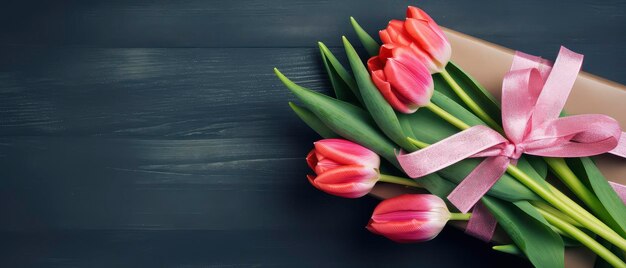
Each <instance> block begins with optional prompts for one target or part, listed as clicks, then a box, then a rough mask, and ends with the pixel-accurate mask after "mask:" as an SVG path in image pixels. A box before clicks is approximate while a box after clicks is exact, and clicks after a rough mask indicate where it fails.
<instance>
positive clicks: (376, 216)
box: [367, 194, 450, 243]
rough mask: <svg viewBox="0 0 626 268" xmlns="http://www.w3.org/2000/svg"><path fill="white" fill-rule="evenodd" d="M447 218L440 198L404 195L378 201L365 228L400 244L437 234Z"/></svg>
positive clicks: (419, 240)
mask: <svg viewBox="0 0 626 268" xmlns="http://www.w3.org/2000/svg"><path fill="white" fill-rule="evenodd" d="M449 219H450V212H449V211H448V208H447V207H446V204H445V203H444V201H443V200H441V198H439V197H437V196H435V195H430V194H404V195H401V196H397V197H394V198H390V199H387V200H384V201H382V202H380V204H378V206H377V207H376V209H374V213H373V215H372V218H371V219H370V222H369V224H368V225H367V229H368V230H370V231H371V232H372V233H375V234H379V235H383V236H385V237H387V238H389V239H391V240H393V241H396V242H400V243H408V242H423V241H428V240H431V239H433V238H435V236H437V235H438V234H439V233H440V232H441V230H442V229H443V227H444V226H445V225H446V223H447V222H448V220H449Z"/></svg>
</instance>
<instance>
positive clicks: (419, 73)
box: [367, 44, 434, 114]
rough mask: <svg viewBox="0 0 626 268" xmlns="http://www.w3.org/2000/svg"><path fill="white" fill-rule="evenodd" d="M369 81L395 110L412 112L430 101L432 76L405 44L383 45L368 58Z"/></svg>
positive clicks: (432, 85) (432, 86)
mask: <svg viewBox="0 0 626 268" xmlns="http://www.w3.org/2000/svg"><path fill="white" fill-rule="evenodd" d="M367 66H368V67H369V69H370V73H371V75H372V81H373V82H374V84H375V85H376V87H377V88H378V90H379V91H380V93H381V94H382V95H383V97H385V99H386V100H387V102H388V103H389V104H390V105H391V106H392V107H393V108H394V109H396V110H397V111H399V112H402V113H407V114H408V113H413V112H415V111H416V110H417V109H418V108H419V107H423V106H426V105H428V104H429V103H430V97H431V96H432V95H433V89H434V84H433V78H432V76H431V75H430V72H429V71H428V69H426V66H424V64H423V63H422V62H421V61H420V60H419V59H418V58H417V57H416V56H415V53H413V52H412V50H411V49H409V48H408V47H403V46H396V45H391V44H386V45H383V46H381V47H380V54H379V55H378V56H374V57H372V58H370V59H369V60H368V61H367Z"/></svg>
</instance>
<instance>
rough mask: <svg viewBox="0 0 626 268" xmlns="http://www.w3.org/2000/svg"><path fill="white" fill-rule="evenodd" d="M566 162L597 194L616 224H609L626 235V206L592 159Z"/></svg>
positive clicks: (585, 158)
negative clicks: (619, 228) (618, 228)
mask: <svg viewBox="0 0 626 268" xmlns="http://www.w3.org/2000/svg"><path fill="white" fill-rule="evenodd" d="M566 161H567V164H568V166H570V167H571V168H572V170H573V171H574V173H576V175H577V176H578V178H580V180H581V181H582V182H583V183H584V184H587V186H588V187H589V188H590V190H592V191H593V192H594V193H595V195H596V196H597V197H598V199H599V200H600V202H601V203H602V205H603V206H604V208H605V209H606V210H607V212H608V213H609V215H611V217H612V218H613V220H614V222H612V223H607V224H609V225H610V226H616V227H618V226H619V227H621V229H622V230H616V231H618V233H621V234H622V235H623V234H624V233H626V205H624V203H623V202H622V200H621V199H620V198H619V196H618V195H617V193H616V192H615V190H613V187H611V185H610V184H609V182H608V181H607V179H606V177H604V175H602V172H600V169H598V167H597V166H596V165H595V163H593V161H592V160H591V158H589V157H581V158H567V159H566ZM616 227H614V228H616Z"/></svg>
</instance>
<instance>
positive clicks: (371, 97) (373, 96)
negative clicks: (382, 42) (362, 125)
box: [343, 36, 417, 152]
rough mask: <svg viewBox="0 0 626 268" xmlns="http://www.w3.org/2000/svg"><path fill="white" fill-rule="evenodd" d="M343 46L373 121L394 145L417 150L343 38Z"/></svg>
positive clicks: (356, 55) (354, 52) (357, 56)
mask: <svg viewBox="0 0 626 268" xmlns="http://www.w3.org/2000/svg"><path fill="white" fill-rule="evenodd" d="M343 45H344V46H345V49H346V54H347V55H348V60H349V61H350V67H351V68H352V72H353V73H354V77H355V78H356V83H357V85H358V86H359V92H360V93H361V97H363V103H364V104H365V107H366V108H367V110H368V111H369V113H370V115H371V116H372V117H373V118H374V121H375V122H376V124H377V125H378V127H380V129H381V130H382V131H383V132H384V133H385V134H386V135H387V137H389V138H390V139H391V140H392V141H394V142H395V143H396V144H398V145H400V147H402V148H403V149H405V150H407V151H409V152H412V151H414V150H416V149H417V148H416V147H415V146H413V145H412V144H411V143H409V142H408V140H407V139H406V137H407V135H406V134H405V133H404V132H403V131H402V126H401V125H400V122H399V121H398V118H397V117H396V113H395V112H394V110H393V108H391V105H389V103H387V100H385V98H383V96H382V95H381V94H380V92H379V91H378V88H376V86H375V85H374V83H373V82H372V79H371V77H370V75H369V72H368V71H367V68H365V65H363V62H362V61H361V58H359V55H358V54H357V53H356V51H355V50H354V47H352V45H351V44H350V42H348V39H346V37H345V36H344V37H343Z"/></svg>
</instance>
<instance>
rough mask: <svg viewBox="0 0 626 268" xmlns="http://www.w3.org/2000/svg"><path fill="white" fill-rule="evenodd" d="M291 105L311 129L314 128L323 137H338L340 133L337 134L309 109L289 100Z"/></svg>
mask: <svg viewBox="0 0 626 268" xmlns="http://www.w3.org/2000/svg"><path fill="white" fill-rule="evenodd" d="M289 107H291V109H292V110H293V111H294V112H295V113H296V115H298V117H300V119H302V121H304V123H306V124H307V125H308V126H309V127H310V128H311V129H313V130H314V131H315V132H317V134H319V135H320V136H322V138H325V139H330V138H337V137H339V135H337V134H335V132H333V131H332V130H331V129H330V128H328V127H327V126H326V125H324V123H323V122H322V121H321V120H320V119H319V118H317V116H316V115H315V114H313V113H312V112H311V111H309V110H308V109H307V108H304V107H300V106H298V105H296V104H295V103H293V102H289Z"/></svg>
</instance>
